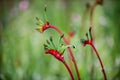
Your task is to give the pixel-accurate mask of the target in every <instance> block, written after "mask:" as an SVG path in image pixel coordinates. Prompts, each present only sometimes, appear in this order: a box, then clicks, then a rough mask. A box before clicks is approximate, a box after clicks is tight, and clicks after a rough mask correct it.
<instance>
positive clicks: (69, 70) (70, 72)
mask: <svg viewBox="0 0 120 80" xmlns="http://www.w3.org/2000/svg"><path fill="white" fill-rule="evenodd" d="M62 63H63V64H64V65H65V67H66V69H67V70H68V72H69V74H70V76H71V79H72V80H74V77H73V74H72V71H71V69H70V68H69V66H68V65H67V63H66V62H65V61H62Z"/></svg>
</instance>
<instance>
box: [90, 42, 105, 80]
mask: <svg viewBox="0 0 120 80" xmlns="http://www.w3.org/2000/svg"><path fill="white" fill-rule="evenodd" d="M90 45H91V47H92V48H93V50H94V51H95V53H96V55H97V58H98V60H99V62H100V65H101V68H102V73H103V75H104V80H107V76H106V72H105V70H104V65H103V63H102V60H101V58H100V56H99V54H98V51H97V50H96V48H95V46H94V45H93V44H90Z"/></svg>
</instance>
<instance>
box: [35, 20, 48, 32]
mask: <svg viewBox="0 0 120 80" xmlns="http://www.w3.org/2000/svg"><path fill="white" fill-rule="evenodd" d="M37 20H39V19H37ZM37 25H38V27H37V28H36V30H37V31H39V32H40V33H42V32H44V31H45V30H46V29H48V28H50V24H49V22H46V23H45V24H44V23H43V22H42V21H41V22H40V23H38V24H37Z"/></svg>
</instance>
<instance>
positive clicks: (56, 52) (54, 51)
mask: <svg viewBox="0 0 120 80" xmlns="http://www.w3.org/2000/svg"><path fill="white" fill-rule="evenodd" d="M45 53H46V54H51V55H53V56H54V57H55V58H56V59H58V60H60V61H64V57H63V55H62V53H60V52H58V51H57V50H54V49H50V50H46V51H45Z"/></svg>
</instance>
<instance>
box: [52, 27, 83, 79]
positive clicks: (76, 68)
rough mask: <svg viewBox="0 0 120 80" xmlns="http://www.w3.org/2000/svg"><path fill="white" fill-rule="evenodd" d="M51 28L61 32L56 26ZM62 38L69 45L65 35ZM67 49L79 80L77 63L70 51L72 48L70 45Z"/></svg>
mask: <svg viewBox="0 0 120 80" xmlns="http://www.w3.org/2000/svg"><path fill="white" fill-rule="evenodd" d="M51 28H53V29H55V30H56V31H57V32H58V33H59V34H63V33H62V31H60V30H59V29H58V28H57V27H55V26H51ZM63 40H64V42H65V43H66V45H69V42H68V41H67V39H66V38H65V37H63ZM68 51H69V53H70V56H71V58H72V61H73V63H74V67H75V70H76V73H77V76H78V80H81V79H80V74H79V71H78V67H77V64H76V61H75V58H74V56H73V53H72V50H71V48H70V47H68Z"/></svg>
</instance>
